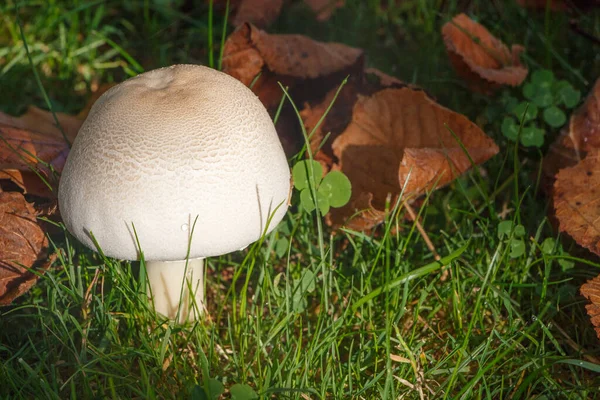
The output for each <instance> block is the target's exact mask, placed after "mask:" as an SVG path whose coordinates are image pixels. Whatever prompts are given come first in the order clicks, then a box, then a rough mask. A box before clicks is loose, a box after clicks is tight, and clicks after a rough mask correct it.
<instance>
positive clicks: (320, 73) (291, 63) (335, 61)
mask: <svg viewBox="0 0 600 400" xmlns="http://www.w3.org/2000/svg"><path fill="white" fill-rule="evenodd" d="M363 64H364V57H363V51H362V50H361V49H355V48H352V47H349V46H346V45H344V44H340V43H321V42H317V41H314V40H312V39H309V38H308V37H306V36H302V35H270V34H268V33H266V32H264V31H261V30H260V29H258V28H256V27H255V26H252V25H251V24H243V25H241V26H240V27H239V28H238V29H236V31H235V32H233V33H232V34H231V35H230V36H229V37H228V38H227V41H226V42H225V48H224V52H223V71H224V72H226V73H228V74H229V75H231V76H233V77H235V78H237V79H238V80H240V81H241V82H242V83H244V84H245V85H246V86H250V84H251V83H252V82H253V81H254V80H255V78H256V77H257V76H259V74H260V77H259V78H258V80H257V81H256V82H255V83H254V86H253V87H252V90H253V91H254V92H255V93H256V94H257V95H258V97H259V98H260V99H261V101H262V102H263V104H264V105H265V106H266V107H267V108H272V107H274V106H276V105H277V104H279V102H280V100H281V98H282V96H283V93H282V91H281V89H280V87H279V85H278V83H277V82H278V81H279V82H281V83H282V84H283V85H284V86H288V87H289V88H290V92H291V94H292V97H293V99H294V101H296V102H297V103H300V104H301V103H303V102H304V101H307V100H309V99H311V100H312V99H316V98H321V97H323V96H324V95H325V93H327V91H328V90H329V89H330V88H331V85H332V84H331V82H334V84H337V83H339V82H341V81H342V80H343V79H344V78H345V77H346V76H347V75H349V74H356V73H361V72H362V70H363ZM300 83H301V84H300Z"/></svg>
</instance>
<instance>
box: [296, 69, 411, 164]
mask: <svg viewBox="0 0 600 400" xmlns="http://www.w3.org/2000/svg"><path fill="white" fill-rule="evenodd" d="M405 86H406V84H405V83H403V82H402V81H401V80H399V79H397V78H395V77H393V76H389V75H387V74H385V73H383V72H381V71H379V70H378V69H375V68H367V69H366V70H365V71H364V75H360V76H358V77H354V78H351V79H350V80H349V81H348V83H346V85H345V86H344V87H343V88H342V89H341V91H340V93H339V94H338V97H337V99H335V103H334V104H333V106H332V107H331V108H330V110H329V113H327V115H326V117H325V119H324V120H323V122H322V123H321V125H317V124H318V123H319V121H320V120H321V118H322V117H323V115H324V114H325V111H326V110H327V109H328V108H329V107H330V105H331V103H332V102H333V100H334V98H335V95H336V93H337V92H338V88H337V87H336V88H333V89H331V90H330V91H329V92H328V93H327V95H326V96H325V98H324V99H323V100H322V101H321V102H319V103H318V104H316V105H312V104H310V103H306V104H305V106H304V109H303V110H302V111H301V112H300V116H301V117H302V120H303V121H304V125H305V127H306V130H307V132H308V133H312V134H311V138H310V143H311V149H312V151H313V153H314V155H315V159H316V160H317V161H319V162H321V164H323V168H324V170H325V171H328V170H329V169H330V168H331V166H332V165H333V163H334V158H335V156H334V155H333V150H332V148H331V143H332V142H333V140H335V138H336V137H337V136H339V135H340V134H341V133H342V132H343V131H344V129H345V128H346V126H347V125H348V124H349V123H350V120H351V119H352V109H353V107H354V104H355V103H356V101H357V99H358V95H359V94H361V95H372V94H373V93H375V92H377V91H379V90H382V89H384V88H392V87H395V88H400V87H405ZM315 127H316V129H314V128H315ZM313 129H314V132H313ZM327 134H329V136H328V138H327V141H326V142H325V143H323V141H324V139H325V135H327Z"/></svg>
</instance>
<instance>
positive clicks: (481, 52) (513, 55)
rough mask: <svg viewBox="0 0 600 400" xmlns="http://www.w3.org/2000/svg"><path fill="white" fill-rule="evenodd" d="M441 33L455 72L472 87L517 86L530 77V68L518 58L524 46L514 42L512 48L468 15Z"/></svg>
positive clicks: (450, 23)
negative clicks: (528, 74) (528, 75)
mask: <svg viewBox="0 0 600 400" xmlns="http://www.w3.org/2000/svg"><path fill="white" fill-rule="evenodd" d="M442 36H443V37H444V43H445V44H446V49H447V50H448V55H449V57H450V61H451V62H452V64H453V66H454V68H455V69H456V72H457V73H458V74H459V75H460V76H461V77H462V78H463V79H465V80H466V81H467V82H468V83H469V84H470V86H471V87H472V89H473V90H477V91H480V92H488V91H489V90H491V89H494V88H497V87H498V86H500V85H510V86H518V85H520V84H521V83H522V82H523V81H524V80H525V78H526V77H527V73H528V70H527V68H526V67H525V66H523V65H522V64H521V61H520V59H519V55H520V54H521V53H522V52H523V50H524V48H523V47H522V46H518V45H514V46H512V48H511V49H510V50H509V49H508V47H507V46H506V45H505V44H504V43H502V42H501V41H500V40H499V39H497V38H495V37H494V36H493V35H492V34H491V33H490V32H489V31H488V30H487V29H486V28H485V27H484V26H483V25H481V24H478V23H477V22H475V21H473V20H471V19H470V18H469V17H467V16H466V15H465V14H459V15H457V16H455V17H454V18H453V19H452V20H451V21H449V22H447V23H446V24H444V26H443V27H442Z"/></svg>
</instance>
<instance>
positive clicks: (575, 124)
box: [543, 79, 600, 186]
mask: <svg viewBox="0 0 600 400" xmlns="http://www.w3.org/2000/svg"><path fill="white" fill-rule="evenodd" d="M597 148H600V79H598V80H597V81H596V83H595V84H594V87H593V88H592V90H591V92H590V93H589V94H588V97H587V98H586V100H585V102H584V103H583V104H582V105H581V106H580V107H579V108H578V109H577V110H576V111H575V112H574V113H573V114H572V115H571V117H570V119H569V124H568V125H567V126H565V127H564V128H563V130H562V131H561V134H560V136H559V137H558V138H557V139H556V141H555V142H554V143H552V145H551V146H550V149H549V150H548V155H547V156H546V157H545V158H544V164H543V170H544V175H545V177H546V180H547V181H549V182H550V185H549V186H551V185H552V183H553V182H554V177H555V175H556V174H557V173H558V171H559V170H560V169H562V168H566V167H571V166H573V165H575V164H577V163H578V162H579V161H581V160H582V159H583V158H584V157H585V155H586V154H587V152H588V151H590V150H592V149H597Z"/></svg>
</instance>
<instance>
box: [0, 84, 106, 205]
mask: <svg viewBox="0 0 600 400" xmlns="http://www.w3.org/2000/svg"><path fill="white" fill-rule="evenodd" d="M112 86H114V84H103V85H99V86H98V87H97V88H96V90H95V91H94V92H93V93H92V95H91V97H90V99H89V100H88V102H87V104H86V106H85V107H84V109H83V110H82V111H81V112H80V113H79V114H77V115H69V114H63V113H56V117H57V119H58V121H59V123H60V126H61V128H62V129H63V131H64V133H65V135H66V136H67V138H68V140H69V142H73V139H75V136H76V135H77V132H78V131H79V128H80V127H81V125H82V124H83V121H84V120H85V118H86V117H87V115H88V113H89V112H90V109H91V108H92V105H93V104H94V103H95V102H96V100H98V98H99V97H100V96H101V95H102V94H103V93H104V92H106V91H107V90H108V89H110V88H111V87H112ZM68 152H69V147H68V145H67V143H66V142H65V139H64V137H63V134H62V133H61V130H60V129H59V128H57V127H56V124H55V121H54V117H53V116H52V113H50V112H49V111H44V110H42V109H40V108H37V107H33V106H31V107H29V108H28V110H27V112H26V113H25V114H23V115H22V116H20V117H13V116H11V115H8V114H4V113H2V112H0V180H10V181H12V182H13V183H14V184H16V185H17V186H19V187H20V188H21V189H22V190H23V191H24V192H25V193H29V194H33V195H36V196H41V197H48V198H51V197H54V196H55V194H54V193H53V192H52V189H51V187H49V186H48V185H47V184H46V183H50V184H51V185H50V186H56V185H55V183H56V182H53V181H52V178H53V176H52V174H51V171H50V169H49V168H47V167H46V166H45V165H43V164H44V163H47V164H51V165H52V168H53V169H54V170H56V171H57V172H60V171H61V170H62V167H63V165H64V163H65V160H66V157H67V154H68ZM39 161H42V163H39ZM36 172H37V173H36ZM44 181H45V182H46V183H45V182H44ZM52 184H54V185H52Z"/></svg>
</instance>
